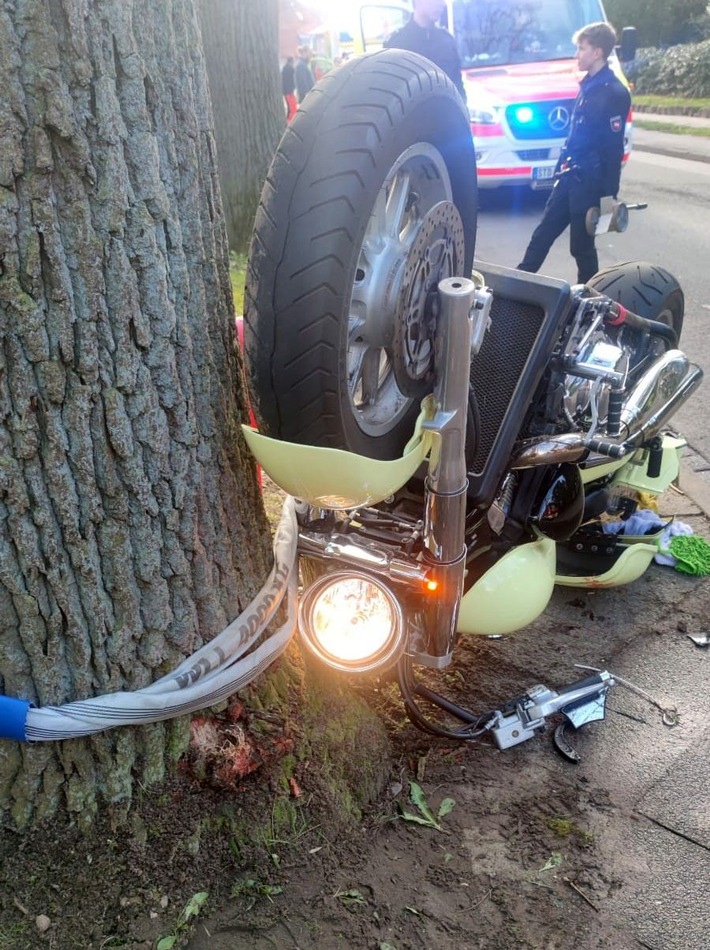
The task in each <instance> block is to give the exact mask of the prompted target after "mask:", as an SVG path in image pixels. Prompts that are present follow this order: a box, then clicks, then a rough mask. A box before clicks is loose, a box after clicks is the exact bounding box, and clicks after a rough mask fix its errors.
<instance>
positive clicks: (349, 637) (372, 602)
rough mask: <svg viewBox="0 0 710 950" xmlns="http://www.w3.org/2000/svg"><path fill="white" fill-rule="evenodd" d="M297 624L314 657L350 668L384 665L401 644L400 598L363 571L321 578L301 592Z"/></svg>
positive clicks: (359, 670)
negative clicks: (362, 572) (398, 600)
mask: <svg viewBox="0 0 710 950" xmlns="http://www.w3.org/2000/svg"><path fill="white" fill-rule="evenodd" d="M298 626H299V630H300V633H301V637H302V639H303V641H304V642H305V643H306V645H307V646H308V647H309V648H310V649H311V650H312V651H313V652H314V653H315V654H316V656H318V657H319V658H320V659H321V660H322V661H323V662H324V663H326V664H328V665H329V666H332V667H334V668H335V669H337V670H344V671H347V672H350V673H364V672H368V671H370V670H374V669H377V668H378V667H382V666H385V665H388V664H389V663H391V662H392V661H393V660H394V658H395V657H396V656H397V655H398V654H399V653H400V652H401V649H402V647H403V645H404V625H403V622H402V610H401V608H400V606H399V603H398V602H397V600H396V598H395V597H394V595H393V594H392V592H391V591H390V590H389V589H388V588H386V587H385V586H383V585H382V584H380V583H378V582H377V581H376V580H374V579H373V578H371V577H368V576H367V575H366V574H359V573H347V574H346V573H339V574H326V575H325V576H323V577H320V578H319V579H318V580H317V581H316V582H315V583H314V584H313V585H311V587H309V588H308V589H307V590H306V591H305V593H304V595H303V597H302V600H301V605H300V608H299V612H298Z"/></svg>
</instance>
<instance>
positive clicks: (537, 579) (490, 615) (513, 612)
mask: <svg viewBox="0 0 710 950" xmlns="http://www.w3.org/2000/svg"><path fill="white" fill-rule="evenodd" d="M554 584H555V542H554V541H552V540H550V538H538V539H537V541H531V542H530V543H529V544H521V545H519V546H518V547H516V548H513V549H512V550H510V551H508V552H507V553H506V554H504V555H503V557H502V558H501V559H500V560H499V561H497V562H496V563H495V564H494V565H493V567H491V568H490V569H489V570H487V571H486V573H485V574H484V575H483V577H481V578H480V579H479V580H478V581H476V583H475V584H474V585H473V587H472V588H471V589H470V590H469V591H468V592H467V593H466V594H464V596H463V598H462V600H461V604H460V607H459V617H458V623H457V628H458V630H459V632H460V633H475V634H491V633H512V632H513V631H514V630H520V629H521V628H522V627H525V626H526V625H527V624H529V623H532V622H533V620H535V619H537V617H539V616H540V614H541V613H542V612H543V611H544V610H545V608H546V607H547V605H548V603H549V600H550V597H551V596H552V591H553V588H554Z"/></svg>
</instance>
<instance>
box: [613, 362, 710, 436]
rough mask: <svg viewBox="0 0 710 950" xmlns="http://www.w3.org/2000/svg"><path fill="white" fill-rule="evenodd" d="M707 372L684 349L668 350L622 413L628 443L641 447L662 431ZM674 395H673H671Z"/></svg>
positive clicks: (634, 392) (645, 376)
mask: <svg viewBox="0 0 710 950" xmlns="http://www.w3.org/2000/svg"><path fill="white" fill-rule="evenodd" d="M702 378H703V371H702V370H701V369H700V367H699V366H696V365H695V364H694V363H691V362H690V360H689V359H688V357H687V356H686V355H685V353H683V352H682V351H681V350H668V351H667V352H666V353H664V354H663V356H660V357H659V358H658V359H657V360H656V361H655V363H653V365H652V366H651V367H649V369H648V370H646V372H645V373H644V374H643V376H642V377H641V379H640V380H639V381H638V383H637V384H636V386H634V388H633V390H632V392H631V394H630V395H629V398H628V399H627V400H626V401H625V402H624V406H623V408H622V410H621V425H622V426H623V427H625V428H626V429H627V431H628V433H629V434H628V436H627V437H626V439H625V441H626V443H627V444H628V443H630V444H631V446H632V447H634V448H635V447H637V446H638V445H640V444H641V443H642V442H646V441H647V440H648V439H652V438H653V437H654V436H655V435H658V433H659V432H660V431H661V429H662V428H663V426H664V425H665V423H666V421H667V420H668V419H669V418H670V417H671V416H672V415H673V414H674V413H675V412H677V410H678V409H680V407H681V406H682V405H683V403H684V402H686V400H687V399H688V397H689V396H690V395H692V393H694V392H695V390H696V389H697V388H698V386H699V385H700V383H701V382H702ZM669 393H670V395H668V394H669Z"/></svg>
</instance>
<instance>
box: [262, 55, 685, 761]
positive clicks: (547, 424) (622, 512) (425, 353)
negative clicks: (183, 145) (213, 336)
mask: <svg viewBox="0 0 710 950" xmlns="http://www.w3.org/2000/svg"><path fill="white" fill-rule="evenodd" d="M476 213H477V200H476V172H475V151H474V144H473V142H472V139H471V133H470V126H469V120H468V116H467V114H466V110H465V108H464V106H463V104H462V102H461V100H460V98H459V96H458V93H457V92H456V90H455V88H454V86H453V85H452V84H451V83H450V82H449V81H448V79H447V78H446V77H445V76H444V75H443V73H441V72H440V71H439V70H438V69H437V68H436V67H435V66H434V65H433V64H431V63H430V62H428V61H427V60H425V59H423V58H421V57H418V56H416V55H414V54H411V53H407V52H402V51H395V50H391V51H381V52H378V53H374V54H370V55H367V56H363V57H359V58H357V59H355V60H353V61H351V62H349V63H347V64H345V65H343V66H342V67H340V68H339V69H337V70H334V71H333V72H331V73H329V74H328V75H326V76H325V78H324V79H322V80H321V81H320V82H319V83H318V84H317V86H316V87H315V90H314V91H313V92H312V93H311V94H310V95H309V96H308V98H307V99H306V101H305V102H304V103H303V104H302V106H301V108H300V109H299V112H298V113H297V115H296V116H295V118H294V119H293V121H292V122H291V124H290V125H289V128H288V130H287V131H286V133H285V134H284V136H283V139H282V141H281V143H280V145H279V147H278V150H277V152H276V155H275V157H274V160H273V163H272V165H271V168H270V171H269V173H268V176H267V179H266V182H265V185H264V189H263V193H262V197H261V203H260V206H259V210H258V213H257V218H256V226H255V231H254V237H253V241H252V246H251V249H250V258H249V271H248V279H247V298H246V308H245V356H246V365H247V375H248V387H249V393H250V399H251V401H252V404H253V408H254V410H255V413H256V418H257V420H258V431H257V429H254V428H250V427H245V435H246V439H247V442H248V445H249V447H250V449H251V451H252V453H253V455H254V456H255V458H256V460H257V461H258V462H259V463H260V465H261V466H262V467H263V469H264V470H265V471H266V472H267V474H268V475H269V476H270V477H271V478H272V479H273V480H274V481H275V482H276V484H277V485H279V486H280V487H281V488H282V489H284V491H285V492H287V494H288V495H289V496H290V497H292V498H294V499H296V502H295V508H296V515H297V520H298V557H299V566H300V577H301V585H302V589H301V593H300V602H299V609H298V626H299V631H300V635H301V638H302V641H303V643H304V644H305V645H306V646H307V647H308V648H309V649H310V650H311V651H313V653H315V655H316V656H317V657H319V659H320V660H321V661H322V662H323V663H325V664H327V665H329V666H331V667H333V668H334V669H336V670H341V671H345V672H347V673H350V674H356V673H371V672H372V671H384V670H387V669H389V670H392V669H394V670H396V676H397V680H398V682H399V685H400V688H401V693H402V696H403V701H404V704H405V706H406V709H407V712H408V714H409V716H410V717H411V719H412V720H413V721H414V722H415V723H416V724H417V725H418V726H420V727H421V728H423V729H425V730H427V731H429V732H431V733H433V734H435V735H442V736H448V737H452V738H457V739H471V738H474V737H476V736H480V735H482V734H483V733H486V732H488V733H489V734H490V735H491V736H492V737H493V739H494V740H495V742H496V743H497V745H498V746H499V747H500V748H507V747H509V746H512V745H515V744H517V743H518V742H522V741H524V740H525V739H527V738H529V737H530V736H532V735H534V734H535V733H536V732H537V731H538V730H540V729H541V728H542V727H543V726H544V724H545V722H546V720H547V719H548V717H550V716H551V715H553V714H558V713H560V714H562V716H563V721H566V722H567V723H571V724H572V725H573V726H575V727H577V726H579V725H580V724H582V723H584V722H585V721H589V720H590V719H596V718H601V717H602V716H603V707H604V700H605V697H606V693H607V691H608V689H609V687H610V685H613V678H612V677H611V675H610V674H609V673H608V672H606V671H601V672H599V673H596V674H595V675H593V676H591V677H589V678H587V679H585V680H582V681H581V682H577V683H573V684H572V685H570V686H568V687H565V688H562V689H560V690H553V689H548V688H547V687H545V686H535V687H532V688H531V689H530V690H528V691H527V692H526V693H525V694H524V695H523V696H519V697H516V698H515V699H513V700H510V701H509V702H506V703H503V704H501V706H500V708H498V709H495V710H490V711H489V712H485V713H480V712H477V713H476V712H472V711H470V710H468V709H465V708H463V707H461V706H459V705H457V704H456V703H454V702H452V701H451V700H449V699H447V698H446V697H444V696H443V695H441V694H439V693H438V692H435V691H434V690H432V689H430V688H429V687H427V686H425V685H423V683H422V682H419V681H418V679H417V676H416V675H415V669H416V668H417V667H418V666H419V667H433V668H435V669H441V668H443V667H445V666H446V665H447V664H448V663H449V662H450V661H451V658H452V655H453V652H454V650H455V647H456V643H457V641H458V639H459V638H460V637H462V636H466V635H476V634H479V635H481V634H482V635H492V634H505V633H510V632H513V631H515V630H519V629H520V628H522V627H524V626H525V625H526V624H529V623H531V622H532V621H534V620H535V619H536V617H538V616H539V615H540V614H541V613H542V612H543V611H544V610H545V607H546V605H547V604H548V601H549V599H550V597H551V594H552V591H553V588H554V585H555V584H561V585H569V586H572V587H579V588H584V587H594V588H599V587H612V586H616V585H620V584H628V583H630V582H632V581H634V580H635V579H637V578H638V577H639V576H640V575H641V574H642V573H643V572H644V571H645V570H646V568H647V567H648V566H649V564H650V562H651V560H652V559H653V557H654V555H655V554H656V553H657V550H658V548H657V540H658V539H657V536H655V535H653V534H651V535H646V534H644V535H640V536H636V535H634V534H632V533H627V532H625V531H624V530H623V526H624V522H625V521H626V520H627V519H628V518H629V516H630V515H631V514H632V513H633V512H634V511H635V510H636V508H637V507H638V505H639V499H640V498H643V497H644V493H645V494H646V495H648V494H652V495H653V494H658V493H660V492H662V491H663V490H664V489H666V488H667V487H668V486H669V484H670V483H671V482H672V481H673V480H674V479H675V478H676V477H677V475H678V468H679V460H678V454H679V450H680V448H681V447H682V445H683V444H684V443H683V440H682V439H681V438H679V437H677V436H676V435H674V434H673V433H672V432H670V431H669V423H670V420H671V419H672V417H673V414H674V413H675V412H676V410H677V409H678V408H679V407H680V406H681V405H682V404H683V403H684V402H685V400H686V399H687V398H688V397H689V396H690V395H691V393H692V392H693V391H694V390H695V389H696V388H697V387H698V385H699V384H700V382H701V378H702V372H701V370H700V369H699V368H698V367H697V366H695V365H693V364H692V363H690V361H689V360H688V358H687V357H686V356H685V355H684V354H683V352H682V351H681V350H680V349H679V348H678V341H679V337H680V334H681V330H682V323H683V308H684V298H683V293H682V290H681V288H680V286H679V285H678V282H677V281H676V280H675V278H674V277H673V276H672V275H671V274H669V273H668V272H667V271H666V270H664V269H663V268H661V267H656V266H653V265H651V264H647V263H643V262H632V263H626V264H622V265H619V266H615V267H612V268H609V269H607V270H604V271H602V272H600V273H599V274H597V275H596V276H595V277H594V278H593V279H592V280H591V281H590V282H589V283H588V284H586V285H575V286H570V285H569V284H568V283H566V282H564V281H561V280H556V279H552V278H549V277H545V276H538V275H532V274H527V273H522V272H519V271H515V270H512V269H508V268H505V267H501V266H498V265H495V264H491V263H486V262H483V261H478V260H476V259H475V257H474V245H475V237H476ZM610 522H611V523H616V524H620V525H621V529H620V530H619V531H618V532H616V533H610V532H609V531H608V530H605V525H606V524H608V523H610ZM420 679H421V677H420ZM425 705H426V707H427V711H425V710H424V708H423V707H424V706H425ZM432 706H433V707H435V709H434V712H435V715H432V713H431V712H430V711H429V710H430V709H431V707H432ZM437 708H438V712H437ZM441 711H443V713H444V716H443V717H442V716H441ZM452 721H453V725H452Z"/></svg>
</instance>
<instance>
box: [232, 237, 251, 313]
mask: <svg viewBox="0 0 710 950" xmlns="http://www.w3.org/2000/svg"><path fill="white" fill-rule="evenodd" d="M246 276H247V256H246V254H235V253H234V252H230V254H229V279H230V280H231V282H232V294H233V295H234V312H235V313H236V315H237V316H238V317H240V316H242V314H243V313H244V283H245V281H246Z"/></svg>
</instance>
